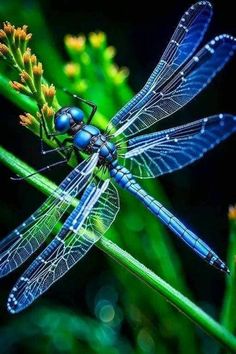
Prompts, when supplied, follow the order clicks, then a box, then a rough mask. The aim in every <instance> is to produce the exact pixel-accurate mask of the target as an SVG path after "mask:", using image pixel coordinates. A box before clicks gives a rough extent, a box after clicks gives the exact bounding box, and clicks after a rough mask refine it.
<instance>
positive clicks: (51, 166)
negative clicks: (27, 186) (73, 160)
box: [10, 158, 68, 181]
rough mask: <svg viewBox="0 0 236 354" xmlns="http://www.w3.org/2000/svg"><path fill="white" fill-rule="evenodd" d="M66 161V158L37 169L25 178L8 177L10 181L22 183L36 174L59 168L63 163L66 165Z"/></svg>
mask: <svg viewBox="0 0 236 354" xmlns="http://www.w3.org/2000/svg"><path fill="white" fill-rule="evenodd" d="M67 162H68V160H67V158H63V159H62V160H59V161H56V162H54V163H52V164H50V165H47V166H44V167H41V168H40V169H38V170H37V171H35V172H33V173H30V174H29V175H27V176H25V177H10V179H11V180H13V181H23V180H25V179H27V178H29V177H32V176H34V175H37V174H38V173H40V172H44V171H48V170H51V169H52V168H54V167H56V166H59V165H63V164H65V163H67Z"/></svg>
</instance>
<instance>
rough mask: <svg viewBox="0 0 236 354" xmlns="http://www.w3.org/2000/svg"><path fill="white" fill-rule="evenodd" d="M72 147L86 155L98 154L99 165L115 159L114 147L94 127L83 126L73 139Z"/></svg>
mask: <svg viewBox="0 0 236 354" xmlns="http://www.w3.org/2000/svg"><path fill="white" fill-rule="evenodd" d="M73 143H74V146H75V147H76V148H77V149H79V150H82V151H85V152H87V153H90V154H92V153H95V152H99V157H100V162H101V163H110V162H112V161H113V160H114V159H116V146H115V144H113V143H112V142H110V141H109V140H108V137H107V136H106V135H104V134H102V133H101V132H100V130H99V129H98V128H97V127H95V126H94V125H86V124H84V125H83V126H82V127H81V129H80V130H79V131H78V132H77V133H76V134H75V135H74V137H73Z"/></svg>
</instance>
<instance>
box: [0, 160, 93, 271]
mask: <svg viewBox="0 0 236 354" xmlns="http://www.w3.org/2000/svg"><path fill="white" fill-rule="evenodd" d="M97 161H98V154H96V155H94V156H92V157H91V159H90V160H89V161H83V162H81V163H80V165H79V166H77V167H76V168H75V169H74V170H73V171H72V172H71V173H70V174H69V175H68V176H67V177H66V178H65V180H64V181H63V182H62V183H61V184H60V185H59V187H58V188H57V189H56V190H55V191H54V192H53V193H52V195H51V196H50V197H48V199H47V200H46V201H45V202H44V203H43V205H42V206H41V207H40V208H39V209H38V210H36V212H35V213H34V214H32V215H31V216H30V217H29V218H28V219H27V220H26V221H25V222H23V223H22V224H21V225H20V226H19V227H18V228H17V229H15V230H14V231H13V232H12V233H10V234H9V235H8V236H7V237H6V238H5V239H3V240H2V241H1V242H0V276H1V277H3V276H5V275H7V274H8V273H10V272H11V271H13V270H14V269H15V268H17V267H19V266H20V265H21V264H22V263H23V262H24V261H25V260H26V259H27V258H28V257H29V256H30V255H31V254H32V253H33V252H34V251H35V250H36V249H37V248H38V247H39V246H40V245H41V244H42V243H43V242H44V241H45V240H46V238H47V236H48V235H49V234H50V233H51V231H52V230H53V228H54V227H55V225H56V224H57V222H58V221H59V220H60V218H61V217H62V215H63V214H64V213H65V212H66V210H67V209H68V208H69V206H70V204H71V202H72V200H73V198H75V197H76V196H77V195H78V194H79V193H80V191H81V190H82V189H83V188H85V186H86V184H87V183H88V181H89V179H90V177H91V175H92V172H93V170H94V168H95V167H96V165H97Z"/></svg>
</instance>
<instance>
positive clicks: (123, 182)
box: [110, 161, 228, 273]
mask: <svg viewBox="0 0 236 354" xmlns="http://www.w3.org/2000/svg"><path fill="white" fill-rule="evenodd" d="M110 175H111V177H112V178H113V179H114V180H115V181H116V183H117V184H118V185H119V186H120V187H121V188H123V189H126V190H127V191H129V192H130V193H131V194H133V195H134V196H135V197H136V198H137V199H139V200H140V201H141V202H142V203H143V204H144V205H145V206H146V207H147V208H148V209H149V210H150V211H151V212H152V213H153V214H154V215H155V216H156V217H158V218H159V219H160V220H161V221H162V222H163V223H164V224H165V225H166V226H167V227H168V228H169V229H170V230H172V231H173V232H174V233H175V234H176V235H177V236H178V237H179V238H181V239H182V241H183V242H185V243H186V244H187V245H188V246H189V247H190V248H191V249H192V250H193V251H195V252H196V253H197V254H198V255H199V256H200V257H202V258H203V259H204V260H205V261H206V262H207V263H209V264H210V265H213V266H214V267H216V268H217V269H219V270H221V271H223V272H227V273H228V268H227V266H226V265H225V263H224V262H223V261H221V259H220V258H219V257H218V256H217V255H216V253H215V252H213V251H212V249H211V248H210V247H209V246H208V245H207V244H206V243H205V242H204V241H202V240H201V239H200V238H199V237H198V236H197V235H195V234H194V233H193V232H192V231H190V230H189V229H188V228H187V227H186V226H185V225H184V224H183V223H182V222H181V221H179V220H178V219H177V218H176V217H175V216H174V215H173V214H172V213H170V212H169V211H168V210H167V209H166V208H165V207H164V206H163V205H162V204H161V203H159V202H158V201H157V200H155V199H154V198H153V197H151V196H150V195H149V194H148V193H147V192H145V190H144V189H143V188H142V187H141V186H140V185H139V184H138V183H137V182H136V180H135V179H134V177H133V175H132V174H131V173H130V171H129V170H127V169H126V168H125V167H123V166H120V165H119V164H118V162H117V161H114V162H113V163H112V164H111V165H110Z"/></svg>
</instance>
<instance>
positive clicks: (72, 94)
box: [62, 88, 97, 124]
mask: <svg viewBox="0 0 236 354" xmlns="http://www.w3.org/2000/svg"><path fill="white" fill-rule="evenodd" d="M62 90H63V91H64V92H65V93H66V94H67V95H69V96H71V97H74V98H76V99H77V100H79V101H80V102H83V103H85V104H87V105H88V106H89V107H91V108H92V111H91V112H90V114H89V117H88V121H87V124H90V123H91V120H92V118H93V116H94V114H95V113H96V111H97V105H96V104H95V103H93V102H91V101H88V100H85V99H84V98H82V97H80V96H77V95H76V94H74V93H71V92H70V91H68V90H67V89H66V88H63V89H62Z"/></svg>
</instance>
